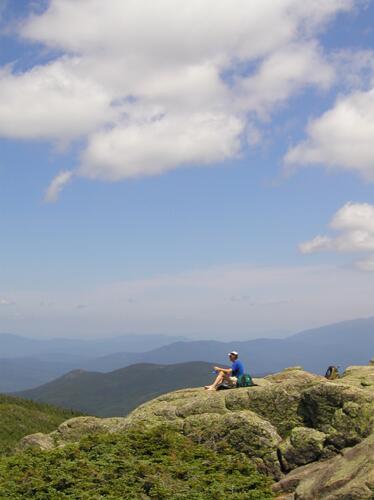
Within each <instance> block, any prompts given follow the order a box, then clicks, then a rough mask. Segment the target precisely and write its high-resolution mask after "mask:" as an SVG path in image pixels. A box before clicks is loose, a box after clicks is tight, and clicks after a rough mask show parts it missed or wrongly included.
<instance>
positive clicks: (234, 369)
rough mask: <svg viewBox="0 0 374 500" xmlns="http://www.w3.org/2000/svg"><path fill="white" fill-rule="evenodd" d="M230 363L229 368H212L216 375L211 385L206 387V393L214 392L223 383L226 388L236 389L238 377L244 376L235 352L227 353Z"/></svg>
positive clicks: (241, 365) (242, 367)
mask: <svg viewBox="0 0 374 500" xmlns="http://www.w3.org/2000/svg"><path fill="white" fill-rule="evenodd" d="M228 356H229V358H230V361H231V368H220V367H219V366H215V367H214V371H215V372H216V373H217V374H218V375H217V378H216V380H215V381H214V382H213V384H212V385H206V386H205V389H207V390H208V391H216V390H217V388H218V387H219V386H220V385H221V384H222V383H224V384H225V385H227V386H228V387H236V384H237V382H238V377H240V376H241V375H243V374H244V366H243V363H242V362H241V361H240V360H239V359H238V357H239V354H238V353H237V352H236V351H231V352H229V353H228Z"/></svg>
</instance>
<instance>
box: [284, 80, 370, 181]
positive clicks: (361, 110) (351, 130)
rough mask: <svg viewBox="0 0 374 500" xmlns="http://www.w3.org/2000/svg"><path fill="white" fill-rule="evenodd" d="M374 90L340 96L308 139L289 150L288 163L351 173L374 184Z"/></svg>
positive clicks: (314, 125)
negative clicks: (319, 166) (317, 166)
mask: <svg viewBox="0 0 374 500" xmlns="http://www.w3.org/2000/svg"><path fill="white" fill-rule="evenodd" d="M373 143H374V87H373V88H372V89H370V90H368V91H359V92H352V93H350V94H349V95H346V96H342V97H340V98H339V99H338V100H337V102H336V103H335V106H334V107H333V108H332V109H330V110H329V111H327V112H326V113H324V114H323V115H322V116H321V117H319V118H317V119H315V120H313V121H312V122H311V123H310V124H309V126H308V129H307V139H306V140H305V141H303V142H301V143H300V144H298V145H296V146H295V147H293V148H292V149H290V150H289V151H288V153H287V155H286V158H285V160H286V164H287V165H288V166H292V165H309V164H312V165H313V164H315V165H323V166H325V167H327V168H335V169H342V170H349V171H352V172H355V173H357V174H359V175H360V176H361V177H363V178H364V179H366V180H368V181H374V148H373Z"/></svg>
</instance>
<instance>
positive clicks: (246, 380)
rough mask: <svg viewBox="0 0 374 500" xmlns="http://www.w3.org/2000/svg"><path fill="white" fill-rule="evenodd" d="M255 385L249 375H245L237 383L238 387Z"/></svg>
mask: <svg viewBox="0 0 374 500" xmlns="http://www.w3.org/2000/svg"><path fill="white" fill-rule="evenodd" d="M253 385H256V384H254V383H253V380H252V377H251V376H250V375H249V373H243V375H240V376H239V377H238V381H237V383H236V387H252V386H253Z"/></svg>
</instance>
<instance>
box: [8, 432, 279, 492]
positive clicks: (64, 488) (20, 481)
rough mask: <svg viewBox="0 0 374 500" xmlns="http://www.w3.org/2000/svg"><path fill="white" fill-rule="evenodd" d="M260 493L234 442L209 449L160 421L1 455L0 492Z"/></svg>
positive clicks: (261, 481)
mask: <svg viewBox="0 0 374 500" xmlns="http://www.w3.org/2000/svg"><path fill="white" fill-rule="evenodd" d="M227 496H230V498H232V499H234V500H240V499H242V500H244V499H246V500H267V499H271V498H273V496H272V494H271V492H270V481H269V479H268V478H265V477H264V476H261V475H260V474H258V473H257V471H256V470H255V468H254V466H253V465H252V464H251V462H250V461H249V460H248V459H247V458H246V457H245V456H244V455H241V454H239V453H235V451H233V450H229V449H227V450H223V451H221V452H215V451H212V450H209V449H207V448H206V447H204V446H203V445H199V444H196V443H193V442H192V441H191V440H189V439H188V438H186V437H184V436H182V435H180V434H179V433H177V432H176V431H173V430H171V429H168V428H166V427H159V428H156V429H152V430H137V431H136V430H133V431H130V432H128V433H126V434H112V435H109V434H103V435H99V436H97V435H96V436H91V437H86V438H84V439H82V440H81V441H80V442H79V443H76V444H73V445H69V446H66V447H65V448H58V449H55V450H53V451H49V452H42V451H39V450H32V449H29V450H27V451H26V452H24V453H21V454H18V455H14V456H13V457H8V458H3V459H2V460H1V462H0V498H1V499H2V498H4V499H5V498H12V499H14V500H17V499H26V498H27V499H29V498H33V499H35V500H47V499H48V500H54V499H65V498H68V499H82V500H84V499H87V500H97V499H110V500H115V499H117V500H119V499H132V500H133V499H157V500H158V499H173V500H182V499H184V500H194V499H195V500H198V499H200V500H209V499H215V500H219V499H224V498H226V497H227Z"/></svg>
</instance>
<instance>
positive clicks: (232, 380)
mask: <svg viewBox="0 0 374 500" xmlns="http://www.w3.org/2000/svg"><path fill="white" fill-rule="evenodd" d="M237 383H238V378H237V377H229V379H228V381H227V385H228V386H229V387H236V385H237Z"/></svg>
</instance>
